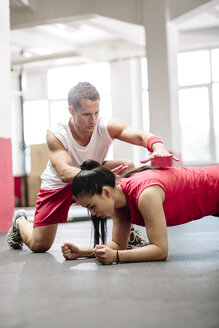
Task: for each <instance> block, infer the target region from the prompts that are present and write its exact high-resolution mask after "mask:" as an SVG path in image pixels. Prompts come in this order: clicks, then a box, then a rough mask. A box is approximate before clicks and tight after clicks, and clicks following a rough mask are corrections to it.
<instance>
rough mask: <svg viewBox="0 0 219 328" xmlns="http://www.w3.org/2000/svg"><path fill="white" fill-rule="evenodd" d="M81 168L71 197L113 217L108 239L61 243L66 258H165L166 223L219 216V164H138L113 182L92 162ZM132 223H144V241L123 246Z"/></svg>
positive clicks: (107, 172)
mask: <svg viewBox="0 0 219 328" xmlns="http://www.w3.org/2000/svg"><path fill="white" fill-rule="evenodd" d="M81 169H82V170H81V171H80V172H79V173H78V174H77V175H76V177H75V178H74V180H73V182H72V192H73V195H74V197H75V198H76V199H77V201H78V203H79V204H80V205H81V206H83V207H87V208H88V209H89V211H90V212H91V215H92V216H95V217H96V218H97V219H96V220H98V219H99V220H101V221H102V222H104V220H105V219H106V218H113V232H112V241H111V242H108V243H107V244H102V245H96V246H95V247H94V248H92V247H89V248H83V249H79V248H78V247H76V246H75V245H73V244H71V243H65V244H64V245H63V246H62V253H63V256H64V257H65V259H67V260H71V259H76V258H78V257H84V256H95V257H96V259H97V260H98V261H99V262H100V263H103V264H112V263H113V262H135V261H157V260H165V259H166V258H167V256H168V240H167V228H166V227H167V226H174V225H179V224H183V223H187V222H190V221H192V220H197V219H200V218H202V217H204V216H207V215H215V216H218V215H219V166H211V167H175V168H161V169H157V168H156V169H155V168H148V167H146V166H143V167H141V168H139V169H135V170H133V171H131V172H128V173H127V174H125V175H124V176H123V177H122V178H120V179H119V180H118V181H117V182H116V181H115V175H114V174H113V173H112V172H111V171H110V170H108V169H106V168H104V167H102V166H100V165H99V163H97V162H95V161H91V160H89V161H85V162H83V164H82V166H81ZM94 221H95V219H94ZM131 224H137V225H140V226H145V227H146V231H147V235H148V239H149V245H147V246H144V247H141V248H137V249H132V250H127V249H126V248H127V243H128V238H129V233H130V226H131ZM96 228H97V224H96ZM103 230H104V229H102V232H103ZM97 235H98V233H97V232H96V236H97Z"/></svg>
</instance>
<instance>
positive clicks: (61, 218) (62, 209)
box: [33, 184, 75, 228]
mask: <svg viewBox="0 0 219 328" xmlns="http://www.w3.org/2000/svg"><path fill="white" fill-rule="evenodd" d="M73 202H75V200H74V197H73V195H72V191H71V184H67V185H66V186H65V187H64V188H60V189H55V190H47V189H40V192H39V194H38V195H37V201H36V210H35V215H34V224H33V227H34V228H35V227H40V226H45V225H49V224H55V223H63V222H66V221H67V218H68V211H69V208H70V206H71V204H72V203H73Z"/></svg>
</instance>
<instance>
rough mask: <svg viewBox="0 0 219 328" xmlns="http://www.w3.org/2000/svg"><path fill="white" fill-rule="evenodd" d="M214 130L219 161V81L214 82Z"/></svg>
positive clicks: (218, 160) (218, 159)
mask: <svg viewBox="0 0 219 328" xmlns="http://www.w3.org/2000/svg"><path fill="white" fill-rule="evenodd" d="M213 110H214V132H215V146H216V160H217V163H218V162H219V83H215V84H213Z"/></svg>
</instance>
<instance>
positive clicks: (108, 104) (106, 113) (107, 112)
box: [100, 94, 112, 120]
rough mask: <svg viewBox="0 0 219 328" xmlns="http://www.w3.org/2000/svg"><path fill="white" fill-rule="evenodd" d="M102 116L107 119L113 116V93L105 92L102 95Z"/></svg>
mask: <svg viewBox="0 0 219 328" xmlns="http://www.w3.org/2000/svg"><path fill="white" fill-rule="evenodd" d="M100 116H102V117H104V118H105V119H109V120H110V119H111V118H112V97H111V94H103V95H102V96H101V97H100Z"/></svg>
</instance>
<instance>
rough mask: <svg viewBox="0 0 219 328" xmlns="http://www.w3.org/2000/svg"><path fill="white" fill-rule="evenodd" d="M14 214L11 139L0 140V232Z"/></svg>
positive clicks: (5, 229) (7, 225) (5, 227)
mask: <svg viewBox="0 0 219 328" xmlns="http://www.w3.org/2000/svg"><path fill="white" fill-rule="evenodd" d="M13 212H14V179H13V174H12V149H11V139H5V138H0V232H6V231H8V229H9V228H10V226H11V220H12V216H13Z"/></svg>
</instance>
